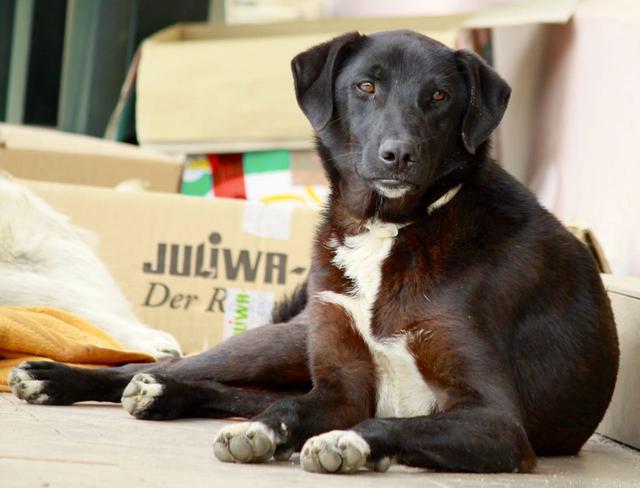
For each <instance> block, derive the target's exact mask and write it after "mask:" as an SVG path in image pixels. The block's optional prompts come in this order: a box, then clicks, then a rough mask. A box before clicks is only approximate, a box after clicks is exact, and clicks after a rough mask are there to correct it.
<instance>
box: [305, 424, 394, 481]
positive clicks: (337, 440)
mask: <svg viewBox="0 0 640 488" xmlns="http://www.w3.org/2000/svg"><path fill="white" fill-rule="evenodd" d="M370 453H371V449H370V448H369V444H368V443H367V441H365V440H364V439H363V438H362V437H361V436H360V435H359V434H358V433H356V432H354V431H352V430H333V431H331V432H327V433H326V434H321V435H318V436H315V437H312V438H310V439H309V440H307V442H305V444H304V446H303V447H302V452H301V453H300V464H301V465H302V468H303V469H304V470H305V471H311V472H313V473H354V472H356V471H358V470H359V469H360V468H363V467H366V468H368V469H371V470H373V471H386V470H387V469H389V465H390V464H391V463H390V460H389V458H383V459H382V460H380V461H378V462H375V463H373V462H368V458H369V454H370Z"/></svg>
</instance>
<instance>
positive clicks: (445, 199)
mask: <svg viewBox="0 0 640 488" xmlns="http://www.w3.org/2000/svg"><path fill="white" fill-rule="evenodd" d="M460 188H462V183H460V184H459V185H458V186H454V187H453V188H451V190H449V191H448V192H447V193H445V194H444V195H442V196H441V197H440V198H438V199H437V200H436V201H435V202H433V203H432V204H431V205H429V206H428V207H427V214H428V215H431V214H432V213H433V212H435V211H436V210H438V209H439V208H441V207H444V206H445V205H446V204H447V203H449V202H450V201H451V200H453V198H454V197H455V196H456V195H457V194H458V192H459V191H460Z"/></svg>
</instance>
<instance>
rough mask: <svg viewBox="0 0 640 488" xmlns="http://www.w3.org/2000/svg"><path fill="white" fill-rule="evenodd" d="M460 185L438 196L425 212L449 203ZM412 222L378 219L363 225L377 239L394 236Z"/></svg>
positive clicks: (430, 211)
mask: <svg viewBox="0 0 640 488" xmlns="http://www.w3.org/2000/svg"><path fill="white" fill-rule="evenodd" d="M461 187H462V183H460V184H459V185H458V186H455V187H453V188H452V189H451V190H449V191H448V192H447V193H445V194H444V195H442V196H441V197H440V198H438V199H437V200H436V201H435V202H433V203H432V204H431V205H429V206H428V207H427V214H428V215H431V214H432V213H433V212H435V211H436V210H438V209H439V208H442V207H444V206H445V205H446V204H447V203H449V202H450V201H451V200H453V198H454V197H455V196H456V195H457V194H458V192H459V191H460V188H461ZM411 224H413V222H406V223H404V224H393V223H391V222H379V221H371V222H369V223H367V224H366V225H365V227H366V229H367V230H368V231H369V232H371V234H373V235H374V236H376V237H378V238H379V239H388V238H391V237H396V236H397V235H398V232H399V231H400V229H404V228H405V227H407V226H408V225H411Z"/></svg>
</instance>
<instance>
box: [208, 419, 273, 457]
mask: <svg viewBox="0 0 640 488" xmlns="http://www.w3.org/2000/svg"><path fill="white" fill-rule="evenodd" d="M276 447H277V441H276V434H275V432H273V430H271V429H270V428H269V427H267V426H266V425H264V424H263V423H262V422H242V423H240V424H235V425H230V426H228V427H225V428H223V429H222V430H221V431H220V432H219V433H218V435H217V436H216V439H215V441H214V443H213V452H214V454H215V456H216V457H217V458H218V459H219V460H220V461H223V462H225V463H263V462H265V461H268V460H269V459H271V458H272V457H273V455H274V453H275V450H276Z"/></svg>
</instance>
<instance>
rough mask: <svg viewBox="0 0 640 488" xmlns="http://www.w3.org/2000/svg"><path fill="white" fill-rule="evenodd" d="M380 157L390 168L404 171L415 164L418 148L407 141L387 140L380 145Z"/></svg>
mask: <svg viewBox="0 0 640 488" xmlns="http://www.w3.org/2000/svg"><path fill="white" fill-rule="evenodd" d="M378 156H379V157H380V159H381V160H382V162H383V163H384V164H385V165H387V166H389V167H390V168H394V169H402V168H404V167H405V166H408V165H410V164H411V163H415V161H416V148H415V146H414V145H413V144H412V143H410V142H407V141H401V140H398V139H386V140H385V141H383V142H382V144H380V149H379V150H378Z"/></svg>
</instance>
